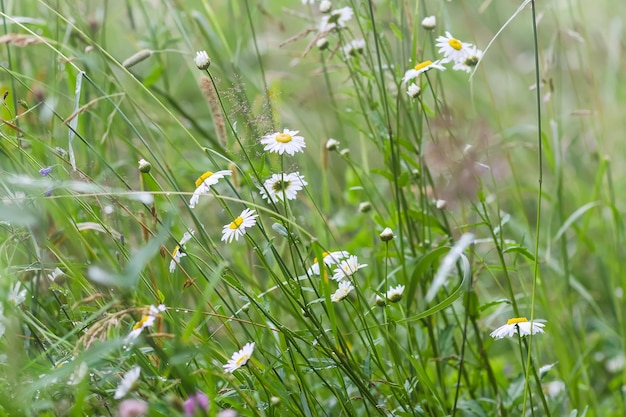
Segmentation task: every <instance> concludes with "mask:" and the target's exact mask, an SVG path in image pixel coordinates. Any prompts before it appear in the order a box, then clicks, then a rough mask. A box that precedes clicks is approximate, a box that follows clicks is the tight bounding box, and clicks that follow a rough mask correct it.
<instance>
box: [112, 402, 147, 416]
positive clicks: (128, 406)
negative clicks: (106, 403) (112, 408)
mask: <svg viewBox="0 0 626 417" xmlns="http://www.w3.org/2000/svg"><path fill="white" fill-rule="evenodd" d="M147 413H148V403H147V402H145V401H144V400H135V399H129V400H124V401H122V402H121V403H120V405H119V407H118V408H117V415H118V416H119V417H140V416H143V415H145V414H147Z"/></svg>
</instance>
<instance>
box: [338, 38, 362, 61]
mask: <svg viewBox="0 0 626 417" xmlns="http://www.w3.org/2000/svg"><path fill="white" fill-rule="evenodd" d="M364 51H365V40H364V39H354V40H352V41H350V42H349V43H348V44H347V45H345V46H344V47H343V53H344V54H345V55H346V56H347V57H350V56H352V57H354V56H358V55H361V54H363V52H364Z"/></svg>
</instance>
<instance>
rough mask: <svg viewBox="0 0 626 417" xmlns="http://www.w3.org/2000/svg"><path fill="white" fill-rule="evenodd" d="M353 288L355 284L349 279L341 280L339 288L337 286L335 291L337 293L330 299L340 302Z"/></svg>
mask: <svg viewBox="0 0 626 417" xmlns="http://www.w3.org/2000/svg"><path fill="white" fill-rule="evenodd" d="M353 289H354V286H353V285H352V284H351V283H350V282H349V281H341V282H340V283H339V288H337V291H335V293H334V294H333V295H331V296H330V300H331V301H332V302H333V303H336V302H339V301H341V300H343V299H344V298H346V297H347V296H348V294H350V291H352V290H353Z"/></svg>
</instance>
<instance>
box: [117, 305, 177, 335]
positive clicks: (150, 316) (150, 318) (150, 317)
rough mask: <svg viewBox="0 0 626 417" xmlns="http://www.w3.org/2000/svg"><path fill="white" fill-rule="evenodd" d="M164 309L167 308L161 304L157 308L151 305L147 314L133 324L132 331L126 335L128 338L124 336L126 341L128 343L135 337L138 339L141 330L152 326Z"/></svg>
mask: <svg viewBox="0 0 626 417" xmlns="http://www.w3.org/2000/svg"><path fill="white" fill-rule="evenodd" d="M166 309H167V307H165V305H163V304H159V306H158V307H155V306H153V305H151V306H150V308H149V309H148V313H147V314H144V315H143V316H142V317H141V320H139V321H138V322H137V323H135V325H134V326H133V330H131V331H130V333H128V336H126V341H127V342H128V341H129V340H133V339H136V338H137V337H139V335H140V334H141V332H143V329H146V328H148V327H152V326H154V321H155V320H156V319H157V317H158V316H159V313H161V312H162V311H165V310H166Z"/></svg>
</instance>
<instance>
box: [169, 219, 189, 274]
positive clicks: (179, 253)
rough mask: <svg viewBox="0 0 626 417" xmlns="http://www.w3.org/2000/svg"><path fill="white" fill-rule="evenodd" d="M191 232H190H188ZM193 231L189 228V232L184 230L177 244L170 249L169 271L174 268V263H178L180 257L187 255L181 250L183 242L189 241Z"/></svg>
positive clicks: (172, 270) (183, 246) (183, 247)
mask: <svg viewBox="0 0 626 417" xmlns="http://www.w3.org/2000/svg"><path fill="white" fill-rule="evenodd" d="M190 232H191V233H190ZM193 233H194V231H193V230H191V229H189V232H185V234H184V235H183V238H182V239H181V240H180V242H178V245H176V247H175V248H174V250H173V251H172V260H171V261H170V273H172V272H174V271H175V270H176V265H178V264H179V263H180V260H181V258H182V257H184V256H187V254H186V253H185V252H183V250H184V249H185V244H186V243H187V242H189V240H190V239H191V237H192V236H193Z"/></svg>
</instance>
